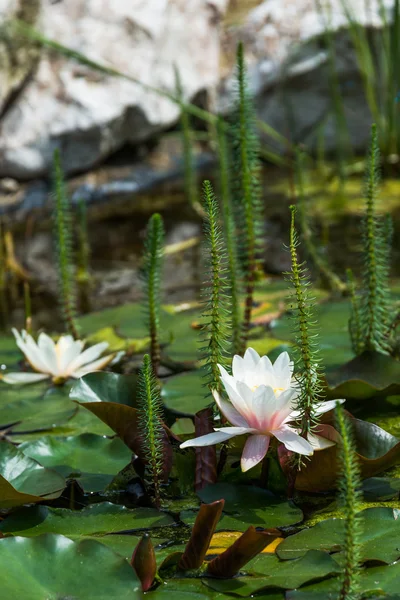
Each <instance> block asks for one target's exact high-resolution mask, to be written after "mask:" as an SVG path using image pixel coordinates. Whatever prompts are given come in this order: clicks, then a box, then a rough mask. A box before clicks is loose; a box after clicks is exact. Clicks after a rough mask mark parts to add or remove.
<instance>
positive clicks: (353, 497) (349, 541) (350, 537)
mask: <svg viewBox="0 0 400 600" xmlns="http://www.w3.org/2000/svg"><path fill="white" fill-rule="evenodd" d="M336 429H337V430H338V432H339V433H340V435H341V437H342V441H341V443H340V444H339V445H338V466H339V469H340V476H339V491H340V500H341V503H342V504H343V510H344V515H345V539H344V559H345V560H344V571H343V575H342V580H341V587H340V592H339V600H357V599H358V598H359V594H358V580H359V572H360V553H359V535H360V522H359V519H358V517H357V513H358V512H359V510H360V492H359V489H360V487H361V477H360V471H359V465H358V462H357V455H356V451H355V448H354V442H353V432H352V427H351V423H350V419H349V418H348V417H347V416H346V414H345V412H344V410H343V408H342V406H341V405H340V403H339V402H338V403H337V405H336Z"/></svg>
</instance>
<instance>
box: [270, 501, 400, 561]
mask: <svg viewBox="0 0 400 600" xmlns="http://www.w3.org/2000/svg"><path fill="white" fill-rule="evenodd" d="M359 516H360V530H361V533H360V558H361V560H362V561H363V562H366V561H372V560H375V561H380V562H385V563H391V562H393V561H395V560H397V559H398V558H399V557H400V542H399V539H400V519H399V517H400V510H398V509H393V508H368V509H366V510H364V511H362V512H361V513H359ZM343 540H344V520H343V519H327V520H326V521H321V522H320V523H317V524H316V525H315V526H314V527H312V528H310V529H304V530H303V531H300V532H299V533H296V534H295V535H291V536H289V537H287V538H286V539H285V541H284V542H282V544H280V545H279V546H278V548H277V554H278V556H279V557H280V558H282V559H285V560H287V559H293V558H299V557H301V556H304V555H305V554H306V552H308V550H310V549H314V550H325V551H327V552H338V551H341V550H342V547H343Z"/></svg>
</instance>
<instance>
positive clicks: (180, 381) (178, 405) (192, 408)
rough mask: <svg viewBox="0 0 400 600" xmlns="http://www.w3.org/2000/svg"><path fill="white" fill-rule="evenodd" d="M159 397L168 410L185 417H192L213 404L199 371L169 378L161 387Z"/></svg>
mask: <svg viewBox="0 0 400 600" xmlns="http://www.w3.org/2000/svg"><path fill="white" fill-rule="evenodd" d="M161 395H162V398H163V400H164V404H165V406H166V407H167V408H168V409H169V410H172V411H174V412H176V413H179V414H182V415H186V416H193V415H195V414H196V413H197V412H199V411H200V410H202V409H203V408H206V406H208V405H209V404H211V403H213V402H214V401H213V399H212V396H210V395H208V394H207V388H206V387H205V386H204V379H203V378H202V376H201V372H200V371H199V370H197V371H189V372H188V373H182V374H180V375H175V376H174V377H170V378H169V379H168V380H167V381H166V383H165V384H164V385H163V387H162V390H161Z"/></svg>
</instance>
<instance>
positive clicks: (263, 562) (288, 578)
mask: <svg viewBox="0 0 400 600" xmlns="http://www.w3.org/2000/svg"><path fill="white" fill-rule="evenodd" d="M246 570H248V571H250V573H249V575H246V576H244V577H237V578H233V579H204V580H203V581H204V583H205V584H206V585H207V586H209V587H211V588H212V589H213V590H216V591H217V592H221V593H223V594H233V595H235V596H240V597H247V596H252V595H253V594H256V593H260V592H262V591H264V590H268V589H273V588H281V589H284V590H288V589H295V588H298V587H300V586H301V585H304V584H305V583H307V582H309V581H313V580H316V579H323V578H326V577H331V576H333V575H336V574H338V573H339V572H340V567H339V565H338V564H337V563H336V562H335V560H334V559H333V558H332V557H331V556H329V554H327V553H326V552H320V551H317V550H310V551H309V552H307V554H306V555H305V556H303V557H301V558H299V559H297V560H293V561H280V560H279V559H278V558H277V557H276V556H274V555H271V556H269V555H259V556H258V557H256V558H255V559H254V560H253V561H252V562H251V563H250V564H249V565H248V566H247V567H246Z"/></svg>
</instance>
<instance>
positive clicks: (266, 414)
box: [249, 385, 280, 431]
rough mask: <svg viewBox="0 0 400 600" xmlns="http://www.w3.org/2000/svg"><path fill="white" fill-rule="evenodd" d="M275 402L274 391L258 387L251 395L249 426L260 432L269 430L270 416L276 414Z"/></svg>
mask: <svg viewBox="0 0 400 600" xmlns="http://www.w3.org/2000/svg"><path fill="white" fill-rule="evenodd" d="M276 402H277V398H276V396H275V394H274V390H273V389H272V388H271V387H268V386H265V385H260V387H258V388H257V389H256V390H255V392H254V394H253V399H252V405H251V409H252V418H251V420H250V422H249V424H250V425H251V426H252V427H257V428H258V429H260V430H261V431H268V430H269V429H270V420H271V416H272V415H273V414H274V413H275V412H276ZM279 424H280V423H279ZM277 426H278V425H277Z"/></svg>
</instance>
